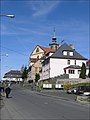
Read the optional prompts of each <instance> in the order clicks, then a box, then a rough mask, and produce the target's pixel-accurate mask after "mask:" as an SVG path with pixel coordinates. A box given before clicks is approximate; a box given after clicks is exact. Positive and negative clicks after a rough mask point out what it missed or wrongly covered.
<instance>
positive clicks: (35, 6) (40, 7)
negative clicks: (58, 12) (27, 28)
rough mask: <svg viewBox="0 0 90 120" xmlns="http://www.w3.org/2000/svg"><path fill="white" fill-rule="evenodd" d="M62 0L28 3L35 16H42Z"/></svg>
mask: <svg viewBox="0 0 90 120" xmlns="http://www.w3.org/2000/svg"><path fill="white" fill-rule="evenodd" d="M59 3H60V1H45V0H44V1H43V0H42V1H32V2H29V3H28V4H29V5H30V7H31V9H32V10H33V16H34V17H35V16H41V15H45V14H48V13H50V12H51V11H52V10H53V9H54V8H55V7H56V6H57V5H58V4H59Z"/></svg>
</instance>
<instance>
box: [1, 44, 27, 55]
mask: <svg viewBox="0 0 90 120" xmlns="http://www.w3.org/2000/svg"><path fill="white" fill-rule="evenodd" d="M2 48H4V49H6V50H9V51H11V52H15V53H17V54H20V55H23V56H28V55H27V54H23V53H21V52H18V51H16V50H12V49H9V48H7V47H4V46H2Z"/></svg>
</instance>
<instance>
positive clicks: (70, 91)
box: [67, 88, 77, 94]
mask: <svg viewBox="0 0 90 120" xmlns="http://www.w3.org/2000/svg"><path fill="white" fill-rule="evenodd" d="M76 91H77V89H76V88H72V89H69V90H67V93H68V94H76Z"/></svg>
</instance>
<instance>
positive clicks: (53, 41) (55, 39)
mask: <svg viewBox="0 0 90 120" xmlns="http://www.w3.org/2000/svg"><path fill="white" fill-rule="evenodd" d="M55 32H56V31H55V27H54V30H53V37H52V43H56V42H57V38H56V33H55Z"/></svg>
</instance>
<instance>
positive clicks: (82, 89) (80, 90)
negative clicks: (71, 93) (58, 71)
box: [76, 86, 90, 95]
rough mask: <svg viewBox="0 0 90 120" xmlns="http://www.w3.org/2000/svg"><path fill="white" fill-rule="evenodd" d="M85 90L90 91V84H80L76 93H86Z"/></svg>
mask: <svg viewBox="0 0 90 120" xmlns="http://www.w3.org/2000/svg"><path fill="white" fill-rule="evenodd" d="M85 92H90V86H78V88H77V91H76V94H77V95H79V94H85Z"/></svg>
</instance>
